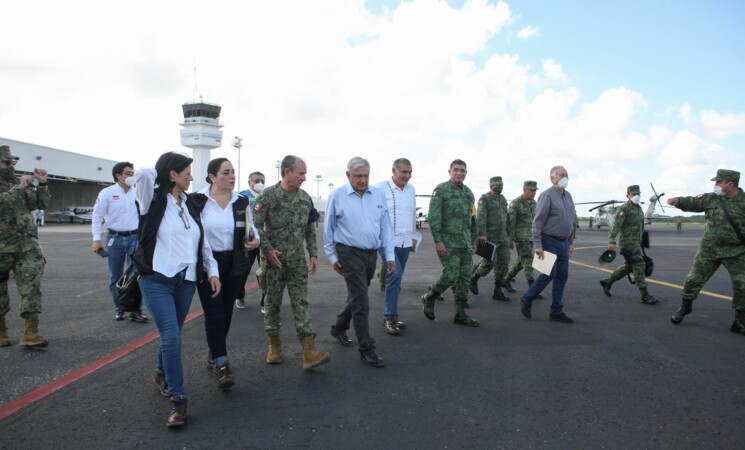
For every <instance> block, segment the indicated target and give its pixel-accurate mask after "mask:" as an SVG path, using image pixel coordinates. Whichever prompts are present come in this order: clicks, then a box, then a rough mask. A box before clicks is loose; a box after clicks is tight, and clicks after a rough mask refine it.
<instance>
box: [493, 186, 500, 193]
mask: <svg viewBox="0 0 745 450" xmlns="http://www.w3.org/2000/svg"><path fill="white" fill-rule="evenodd" d="M491 191H492V192H494V193H495V194H501V193H502V187H501V186H500V187H493V188H492V189H491Z"/></svg>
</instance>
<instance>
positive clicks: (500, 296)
mask: <svg viewBox="0 0 745 450" xmlns="http://www.w3.org/2000/svg"><path fill="white" fill-rule="evenodd" d="M491 298H492V299H494V300H500V301H503V302H509V301H511V300H510V298H509V297H507V296H506V295H504V293H503V292H502V287H501V286H499V285H497V284H495V285H494V294H492V296H491Z"/></svg>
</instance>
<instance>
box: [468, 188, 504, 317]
mask: <svg viewBox="0 0 745 450" xmlns="http://www.w3.org/2000/svg"><path fill="white" fill-rule="evenodd" d="M503 187H504V183H502V177H491V178H490V179H489V192H487V193H486V194H484V195H482V196H481V198H479V206H478V213H477V214H476V228H477V230H478V235H479V241H480V243H481V245H484V244H486V242H487V241H489V242H491V243H492V244H494V245H495V246H496V252H495V257H496V259H495V260H493V261H489V260H487V259H486V258H481V262H480V263H479V264H478V266H476V267H474V270H473V275H472V276H471V292H473V293H474V294H478V293H479V287H478V280H479V278H481V277H484V276H486V275H487V274H488V273H489V272H490V271H491V270H492V268H493V269H494V294H493V295H492V297H491V298H493V299H494V300H502V301H504V302H509V301H510V299H509V298H508V297H507V296H506V295H504V293H503V292H502V279H503V278H504V276H505V275H506V274H507V267H508V266H509V265H510V244H509V241H508V239H507V200H506V199H505V198H504V195H502V188H503Z"/></svg>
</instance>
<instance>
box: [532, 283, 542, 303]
mask: <svg viewBox="0 0 745 450" xmlns="http://www.w3.org/2000/svg"><path fill="white" fill-rule="evenodd" d="M534 281H535V280H528V289H530V287H531V286H532V285H533V282H534ZM536 299H538V300H543V296H542V295H541V294H538V295H537V296H536Z"/></svg>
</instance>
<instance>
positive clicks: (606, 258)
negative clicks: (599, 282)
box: [598, 250, 616, 264]
mask: <svg viewBox="0 0 745 450" xmlns="http://www.w3.org/2000/svg"><path fill="white" fill-rule="evenodd" d="M614 259H616V252H615V251H613V250H606V251H604V252H603V254H602V255H600V257H599V258H598V264H610V263H612V262H613V260H614Z"/></svg>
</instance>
